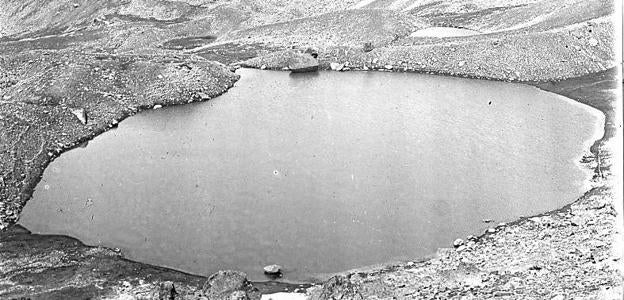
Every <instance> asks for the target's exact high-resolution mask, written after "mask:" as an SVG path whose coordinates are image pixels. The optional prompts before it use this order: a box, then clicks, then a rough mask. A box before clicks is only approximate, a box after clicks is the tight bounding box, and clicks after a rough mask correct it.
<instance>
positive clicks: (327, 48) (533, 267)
mask: <svg viewBox="0 0 624 300" xmlns="http://www.w3.org/2000/svg"><path fill="white" fill-rule="evenodd" d="M555 2H556V1H555ZM557 3H558V2H557ZM579 3H580V2H579ZM605 3H606V2H600V1H588V2H587V4H583V5H588V7H589V9H587V10H582V9H579V10H578V11H572V12H571V13H569V11H568V10H565V11H564V10H561V7H557V5H559V4H553V5H554V6H553V7H549V6H547V7H546V8H547V9H546V8H544V7H543V6H536V7H535V8H533V7H532V6H530V5H527V6H526V7H515V8H505V9H511V10H520V11H521V14H519V16H522V13H526V14H527V15H529V16H534V17H537V16H545V15H549V14H550V12H556V11H558V12H562V14H563V16H561V18H559V19H556V18H555V20H554V21H553V22H552V23H548V22H546V23H547V24H545V25H540V24H535V26H529V27H526V28H521V27H520V29H516V30H509V31H504V30H503V31H500V30H502V29H505V28H506V26H507V27H510V28H511V27H513V26H515V25H516V24H514V23H513V22H511V21H510V20H509V19H520V20H516V21H518V22H520V23H521V22H524V21H523V20H521V19H522V18H520V17H515V14H511V15H505V13H506V12H505V9H503V10H501V12H497V11H496V10H495V11H494V13H495V14H498V13H500V14H501V15H495V17H494V18H493V19H489V16H490V15H489V13H491V12H492V10H488V9H484V10H480V11H477V12H475V13H470V14H468V17H465V16H464V15H461V16H464V17H465V18H456V16H458V14H455V13H454V12H453V13H449V12H442V13H441V14H439V15H436V16H434V17H433V19H432V20H433V21H435V22H437V23H441V24H447V26H452V25H453V24H455V23H454V22H457V20H459V21H461V22H464V23H466V24H468V25H470V24H473V23H471V22H474V24H476V25H475V26H480V27H481V28H485V29H486V30H488V29H492V28H493V29H492V30H493V31H494V32H493V33H487V34H482V35H475V36H468V37H457V38H443V39H435V38H433V39H426V40H419V39H414V38H410V37H409V36H408V34H409V32H408V31H407V30H406V29H405V26H404V25H402V24H399V23H401V22H397V21H396V20H397V19H400V18H402V17H403V16H402V15H401V14H398V13H397V14H395V13H377V11H375V12H374V14H372V13H371V14H372V15H373V16H375V18H373V19H374V20H375V21H379V20H381V21H383V22H386V23H374V24H373V26H372V27H370V26H369V27H364V28H365V32H364V33H361V32H360V33H357V34H355V33H351V32H342V31H340V30H339V29H340V28H346V27H345V26H335V27H334V29H335V28H338V29H337V30H338V32H337V33H336V34H335V35H334V34H333V32H331V30H333V29H331V28H330V29H327V28H325V27H323V26H322V25H323V24H327V23H329V24H338V25H340V24H342V23H343V22H347V23H349V22H351V21H353V20H358V18H359V19H367V18H362V16H367V15H366V11H356V12H354V13H350V12H349V13H347V12H345V13H341V14H340V15H338V17H336V14H333V13H332V14H328V15H329V16H328V15H319V16H315V17H314V18H312V19H301V20H294V21H289V22H286V23H279V24H278V25H264V26H258V27H255V28H252V29H244V30H240V31H237V32H236V33H235V34H223V36H220V37H219V38H218V39H217V43H214V44H208V45H207V46H205V47H199V48H196V49H197V50H196V51H195V50H190V51H186V50H184V51H179V50H175V51H173V50H167V49H162V48H159V45H158V43H157V42H166V40H167V39H171V36H169V35H170V34H171V32H166V33H163V34H162V35H163V36H164V37H155V36H158V34H160V33H159V32H157V31H155V30H152V29H151V27H149V26H151V25H150V24H149V22H156V21H157V20H156V21H155V20H151V21H150V20H149V19H141V18H139V21H141V22H139V23H140V25H138V26H144V27H131V26H134V25H132V24H131V23H124V22H130V21H132V20H130V21H125V20H120V21H118V20H115V19H114V18H113V19H110V20H109V19H106V17H105V18H104V20H101V19H96V20H93V19H92V16H90V15H89V16H88V18H89V19H88V23H89V24H91V22H93V24H95V25H93V26H92V27H91V25H87V27H84V28H79V30H76V31H75V32H71V34H69V35H66V34H63V35H56V34H52V35H49V36H38V35H33V38H30V37H29V39H23V40H20V39H3V38H1V39H0V53H1V55H0V147H2V148H3V150H6V151H2V152H0V163H1V164H0V172H1V173H0V176H1V177H0V228H1V231H0V296H2V297H9V298H14V297H15V298H19V297H40V298H57V299H64V298H74V297H78V298H85V297H98V298H104V297H109V298H110V297H117V298H118V297H122V296H131V297H150V296H151V297H153V296H156V297H157V296H158V295H159V294H160V295H168V293H169V292H170V290H167V289H166V288H164V290H163V286H165V287H166V286H167V284H166V283H173V284H174V286H175V288H176V292H177V293H178V295H179V296H178V298H184V299H196V298H198V297H199V296H198V293H200V291H201V290H202V285H203V284H204V282H205V281H206V277H204V276H196V275H191V274H186V273H183V272H179V271H175V270H172V269H167V268H161V267H156V266H151V265H148V264H143V263H138V262H133V261H129V260H127V259H125V258H123V255H122V254H121V253H119V251H115V250H114V249H108V248H103V247H90V246H86V245H84V244H83V243H81V242H80V241H77V240H76V239H73V238H71V237H65V236H58V235H34V234H31V233H29V232H28V231H27V230H26V229H24V228H22V227H20V226H16V225H13V224H14V223H15V222H16V221H17V220H18V218H19V214H20V212H21V209H22V207H23V206H24V205H25V204H26V202H27V201H28V199H29V198H30V196H31V195H32V192H33V190H34V188H35V186H36V185H37V183H38V182H39V181H40V178H41V175H42V174H43V170H44V169H45V167H46V166H47V165H48V164H49V162H50V161H52V160H53V159H54V158H55V157H58V156H59V155H61V154H62V153H63V152H65V151H69V150H71V149H73V148H75V147H79V145H80V144H82V143H84V142H86V141H88V140H90V139H92V138H94V137H95V136H97V135H99V134H101V133H103V132H105V131H107V130H109V129H111V128H114V127H115V126H116V125H117V124H118V123H119V122H120V121H121V120H123V119H125V118H126V117H129V116H132V115H133V114H136V113H138V112H139V111H142V110H146V109H155V108H159V107H162V106H166V105H179V104H185V103H187V102H188V101H191V102H196V101H207V100H209V99H211V98H214V97H217V96H218V95H220V94H222V93H224V92H226V91H227V90H228V89H229V88H230V87H232V86H233V85H234V83H235V82H236V80H238V78H237V77H236V76H235V75H233V73H232V72H231V69H232V68H235V67H236V66H238V65H244V66H246V67H254V68H260V69H265V68H266V69H275V70H281V69H282V68H284V67H285V65H284V63H285V58H287V57H289V56H290V55H291V54H292V53H293V52H303V51H304V50H306V48H307V46H304V45H305V44H306V43H308V42H309V40H306V38H308V37H310V36H313V37H314V38H317V40H316V42H318V43H319V44H318V45H317V46H318V48H319V49H317V50H318V52H319V61H320V63H321V65H320V68H321V69H330V68H331V66H330V64H331V63H332V62H333V63H339V64H341V65H343V66H346V68H348V69H351V70H354V69H358V68H361V69H362V70H371V71H372V70H376V71H392V72H395V71H407V72H421V73H429V74H437V75H443V76H449V75H450V76H458V77H470V78H479V79H487V80H502V81H509V82H518V83H523V84H528V85H532V86H536V87H538V88H540V89H543V90H546V91H549V92H553V93H556V94H559V95H562V96H564V97H567V98H570V99H573V100H574V101H578V102H580V103H583V104H586V105H589V106H591V107H594V108H596V109H598V110H600V111H601V112H602V113H603V114H604V115H605V129H604V135H603V137H602V138H601V139H600V140H598V141H596V142H595V143H594V144H593V145H592V147H591V148H590V149H589V150H590V151H591V152H592V154H593V155H591V156H587V157H586V158H584V159H583V161H584V163H585V164H586V165H588V166H589V167H590V168H592V169H594V174H595V176H594V180H593V181H592V184H593V186H594V187H593V188H592V189H590V190H589V191H587V192H586V193H585V194H584V195H582V196H581V197H579V199H577V200H576V201H574V202H573V203H571V204H568V205H566V206H564V207H562V208H559V209H556V210H554V211H550V212H547V213H544V214H539V215H536V216H531V217H526V218H520V219H518V220H516V221H513V222H511V223H508V224H505V225H504V226H500V227H498V228H492V229H493V230H494V231H493V232H490V233H486V234H483V235H481V236H480V237H479V238H478V239H477V240H476V241H472V243H470V242H466V245H465V247H464V248H461V247H460V248H457V249H451V248H449V249H446V248H444V249H440V250H439V251H438V254H437V255H436V256H435V257H432V258H428V259H424V260H417V261H413V262H407V263H404V264H391V265H386V266H384V267H380V268H374V269H372V270H371V269H369V270H366V271H364V270H359V271H358V270H356V271H345V273H342V274H338V275H336V276H334V277H332V278H331V279H329V280H327V281H324V282H319V283H317V284H316V286H315V287H312V288H310V289H309V290H308V294H309V295H310V297H311V298H312V299H328V298H331V297H332V296H340V297H343V296H344V298H349V299H366V298H371V297H375V296H377V297H385V298H392V297H397V298H452V297H457V298H459V297H462V296H466V297H468V298H469V299H470V297H473V298H493V297H497V298H503V297H516V298H521V297H533V298H538V299H543V298H553V297H558V298H556V299H564V298H566V297H573V296H580V297H587V298H592V297H594V298H601V299H621V297H622V294H623V291H622V282H623V280H622V274H623V273H622V266H621V264H622V261H621V259H622V253H621V252H616V250H617V249H621V248H622V247H621V244H620V243H621V241H622V236H621V235H622V232H621V226H622V224H621V221H618V219H617V218H618V217H619V218H621V213H622V212H621V210H620V209H621V208H620V206H621V203H618V201H619V200H621V198H620V199H618V194H617V193H619V191H618V190H617V189H618V186H617V182H615V181H616V180H617V179H618V178H616V177H615V175H613V174H612V173H613V172H614V171H613V170H612V168H618V167H619V166H617V165H614V162H613V160H614V159H616V158H614V157H613V155H617V151H616V149H617V145H614V144H615V142H616V141H617V138H614V137H616V128H617V126H619V125H620V124H618V123H617V121H621V120H618V119H617V118H616V106H617V102H618V94H617V93H616V92H615V91H616V90H618V89H619V90H621V77H620V75H619V74H620V68H621V63H620V62H619V61H617V57H619V56H618V54H617V53H616V52H615V49H614V45H616V43H617V41H618V38H617V37H616V36H615V35H616V33H615V32H616V31H617V30H616V27H617V26H615V24H617V22H615V21H613V20H612V19H613V18H614V17H613V16H614V15H615V14H616V13H615V12H614V11H615V10H616V9H614V8H610V7H607V6H609V4H608V3H606V4H605ZM564 4H565V3H564ZM83 5H85V6H86V4H83ZM540 5H542V4H540ZM576 5H579V6H581V5H580V4H578V3H577V4H576ZM501 6H503V5H502V4H501ZM564 6H565V5H564ZM596 8H600V9H596ZM523 9H527V11H522V10H523ZM568 13H569V15H567V14H568ZM219 14H221V11H219ZM501 16H506V17H508V18H507V19H504V18H501ZM510 16H511V17H510ZM425 17H426V16H425ZM482 17H483V18H482ZM72 18H73V17H72ZM315 18H316V19H315ZM317 19H318V20H321V21H323V22H310V20H312V21H315V20H317ZM180 20H182V19H180ZM345 20H346V21H345ZM484 20H485V21H484ZM20 21H21V20H20ZM183 21H184V20H182V21H180V22H183ZM399 21H400V20H399ZM433 21H432V22H433ZM512 21H513V20H512ZM106 22H110V23H108V24H107V23H106ZM115 22H118V23H115ZM167 22H169V21H167ZM172 22H173V23H175V22H177V21H172ZM488 22H490V23H488ZM85 23H87V22H85ZM507 23H509V24H507ZM17 24H19V22H18V23H17ZM33 24H34V25H33ZM127 24H131V25H128V26H130V27H129V28H130V29H128V28H127V27H123V26H126V25H127ZM145 24H147V25H145ZM302 24H303V25H302ZM310 24H312V25H313V26H312V27H311V25H310ZM319 24H320V25H319ZM397 24H398V25H397ZM466 24H464V25H466ZM553 24H554V25H553ZM0 25H2V24H0ZM9 25H10V24H9ZM109 25H110V26H109ZM161 25H162V24H160V23H158V22H156V26H161ZM342 25H344V24H342ZM366 25H368V24H366ZM386 25H388V26H386ZM29 26H32V27H36V26H37V23H31V24H30V25H29ZM72 26H73V25H72ZM115 26H116V27H115ZM314 26H320V29H319V28H317V27H314ZM418 26H421V25H418ZM6 28H9V29H11V30H12V29H14V28H12V27H10V26H9V27H6ZM137 28H147V34H146V36H149V38H144V37H136V36H133V35H132V33H128V32H132V31H133V30H134V31H135V32H140V34H139V35H143V32H144V31H139V30H136V29H137ZM190 28H191V29H190V30H189V32H191V33H186V35H191V34H197V33H194V32H195V30H196V29H197V27H190ZM302 28H303V29H302ZM371 28H372V29H371ZM379 28H392V30H390V31H381V30H379ZM0 29H2V28H0ZM74 29H75V27H74ZM150 30H152V31H150ZM176 30H179V28H178V29H176ZM302 30H303V32H304V34H301V31H302ZM497 30H499V31H497ZM327 31H330V33H332V35H331V36H330V37H331V41H328V40H326V39H325V37H326V35H325V33H326V32H327ZM59 32H60V31H59ZM121 32H123V34H118V33H121ZM154 32H156V33H154ZM179 32H180V31H175V33H176V34H177V33H179ZM290 32H292V33H299V34H293V35H289V34H288V33H290ZM44 33H45V32H44ZM53 33H58V32H53ZM150 33H153V35H149V34H150ZM0 34H1V33H0ZM174 35H175V34H174ZM120 36H121V37H124V36H125V39H123V38H120ZM362 36H363V38H365V39H366V41H371V42H372V44H371V47H372V48H374V49H372V50H371V51H366V50H369V49H366V50H362V47H361V43H362V41H360V40H358V38H361V37H362ZM159 39H161V40H159ZM154 41H156V42H154ZM319 41H320V42H319ZM219 43H220V44H219ZM94 45H95V46H94ZM102 45H104V46H102ZM146 45H147V46H146ZM206 47H207V48H206ZM293 47H294V48H297V49H295V50H294V51H293V49H292V48H293ZM286 49H288V50H286ZM211 61H219V62H221V63H217V62H211ZM224 64H226V65H224ZM77 108H85V111H86V112H87V116H88V121H87V122H86V123H87V124H83V123H81V122H80V121H79V120H78V119H77V118H76V116H75V115H74V113H73V111H75V109H77ZM78 114H79V113H78ZM620 136H621V133H620ZM620 179H621V178H620ZM614 185H615V186H614ZM619 196H621V195H619ZM451 246H452V245H449V247H451ZM206 275H208V274H206ZM255 285H256V287H257V288H259V289H260V290H261V291H262V292H264V293H273V292H278V291H284V290H286V291H289V292H297V291H298V292H303V291H304V290H302V289H305V288H307V285H306V286H303V287H301V286H299V285H289V284H271V283H268V284H266V285H264V286H263V284H262V283H256V284H255ZM518 292H521V293H518ZM163 293H164V294H163Z"/></svg>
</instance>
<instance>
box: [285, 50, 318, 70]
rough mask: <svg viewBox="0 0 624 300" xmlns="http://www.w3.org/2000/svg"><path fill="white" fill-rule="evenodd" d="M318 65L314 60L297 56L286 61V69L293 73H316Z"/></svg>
mask: <svg viewBox="0 0 624 300" xmlns="http://www.w3.org/2000/svg"><path fill="white" fill-rule="evenodd" d="M318 67H319V63H318V61H317V60H316V58H314V57H312V56H310V55H307V54H299V55H295V56H293V57H291V58H289V59H288V69H290V71H291V72H293V73H305V72H316V71H318Z"/></svg>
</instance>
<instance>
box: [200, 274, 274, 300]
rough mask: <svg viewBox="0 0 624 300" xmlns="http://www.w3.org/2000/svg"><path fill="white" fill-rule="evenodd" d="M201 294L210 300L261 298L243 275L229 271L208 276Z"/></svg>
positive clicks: (256, 299)
mask: <svg viewBox="0 0 624 300" xmlns="http://www.w3.org/2000/svg"><path fill="white" fill-rule="evenodd" d="M202 292H203V294H204V296H206V297H208V299H210V300H230V299H245V300H246V299H249V300H258V299H260V297H261V296H262V295H261V293H260V291H258V289H256V288H254V287H253V286H252V285H251V283H250V282H249V281H248V280H247V276H246V275H245V273H242V272H238V271H229V270H227V271H219V272H217V273H214V274H212V275H210V277H208V280H207V281H206V283H204V286H203V288H202Z"/></svg>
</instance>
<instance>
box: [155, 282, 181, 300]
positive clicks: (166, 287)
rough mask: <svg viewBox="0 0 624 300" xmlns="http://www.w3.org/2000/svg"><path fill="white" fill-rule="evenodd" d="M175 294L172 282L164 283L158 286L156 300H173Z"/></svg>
mask: <svg viewBox="0 0 624 300" xmlns="http://www.w3.org/2000/svg"><path fill="white" fill-rule="evenodd" d="M177 294H178V293H177V292H176V290H175V286H174V285H173V282H171V281H166V282H163V283H161V284H160V288H159V290H158V300H175V298H176V295H177Z"/></svg>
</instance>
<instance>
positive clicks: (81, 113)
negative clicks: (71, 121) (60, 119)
mask: <svg viewBox="0 0 624 300" xmlns="http://www.w3.org/2000/svg"><path fill="white" fill-rule="evenodd" d="M71 112H72V114H74V116H76V118H78V120H79V121H80V123H82V124H83V125H86V124H87V121H88V119H87V111H86V110H85V109H84V108H76V109H72V111H71Z"/></svg>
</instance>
